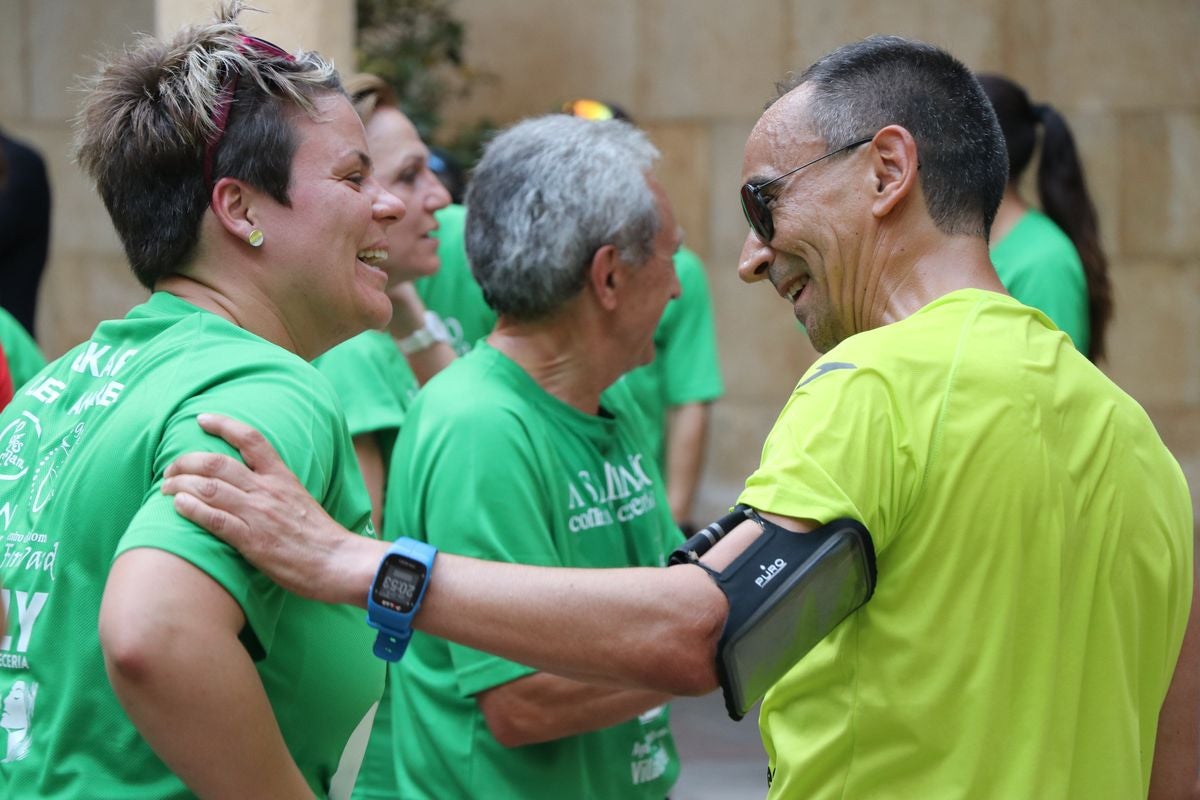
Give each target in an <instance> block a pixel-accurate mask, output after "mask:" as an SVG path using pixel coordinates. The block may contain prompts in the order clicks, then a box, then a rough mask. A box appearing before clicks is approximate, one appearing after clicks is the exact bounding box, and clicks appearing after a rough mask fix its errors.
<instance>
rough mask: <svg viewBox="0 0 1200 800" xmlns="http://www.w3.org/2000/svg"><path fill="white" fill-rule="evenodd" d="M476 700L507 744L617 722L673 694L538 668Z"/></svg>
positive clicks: (546, 738)
mask: <svg viewBox="0 0 1200 800" xmlns="http://www.w3.org/2000/svg"><path fill="white" fill-rule="evenodd" d="M475 699H476V702H478V703H479V708H480V710H481V711H482V712H483V716H484V719H485V720H487V724H488V728H489V730H491V732H492V736H494V737H495V738H496V740H497V741H498V742H500V743H501V744H502V745H504V746H505V747H521V746H523V745H527V744H538V743H540V742H550V741H554V740H556V739H562V738H565V737H567V736H576V735H578V734H581V733H587V732H589V731H596V730H600V729H602V728H608V727H611V726H612V725H617V724H619V723H621V722H625V721H627V720H630V719H633V718H634V717H636V716H638V715H639V714H641V713H643V712H645V711H648V710H649V709H652V708H655V707H657V706H661V705H663V704H664V703H666V702H668V701H669V700H670V699H671V696H670V695H667V694H663V693H661V692H651V691H643V690H629V689H611V688H608V687H604V686H597V685H594V684H588V683H581V682H579V681H575V680H571V679H570V678H563V677H560V676H558V675H551V674H550V673H547V672H536V673H534V674H533V675H527V676H525V677H523V678H518V679H517V680H515V681H510V682H509V683H506V684H503V685H502V686H497V687H496V688H494V689H489V690H488V691H486V692H481V693H480V694H478V695H476V698H475Z"/></svg>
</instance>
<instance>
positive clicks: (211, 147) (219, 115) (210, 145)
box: [204, 36, 296, 188]
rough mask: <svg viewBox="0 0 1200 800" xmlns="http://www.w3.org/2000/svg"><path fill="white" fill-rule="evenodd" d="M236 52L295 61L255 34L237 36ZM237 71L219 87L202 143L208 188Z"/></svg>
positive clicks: (285, 52)
mask: <svg viewBox="0 0 1200 800" xmlns="http://www.w3.org/2000/svg"><path fill="white" fill-rule="evenodd" d="M238 39H239V42H238V46H237V48H238V52H239V53H246V52H249V51H250V50H253V51H254V52H256V53H258V54H259V55H262V56H266V57H267V58H282V59H283V60H284V61H295V60H296V57H295V56H293V55H292V54H291V53H289V52H288V51H286V50H284V49H283V48H282V47H280V46H279V45H277V44H272V43H271V42H268V41H267V40H266V39H260V38H258V37H257V36H239V37H238ZM237 86H238V73H237V70H234V71H233V74H231V75H230V76H229V77H228V78H226V79H225V85H224V86H222V87H221V94H220V95H219V96H218V98H217V107H216V108H214V109H213V126H214V130H213V133H212V136H209V137H208V141H206V142H205V143H204V186H205V188H210V187H211V186H212V183H213V181H212V168H213V160H214V158H215V155H216V152H217V146H218V145H219V144H220V143H221V139H223V138H225V126H226V125H228V124H229V111H230V109H231V108H232V107H233V96H234V95H235V94H237Z"/></svg>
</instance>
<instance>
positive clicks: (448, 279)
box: [416, 205, 496, 356]
mask: <svg viewBox="0 0 1200 800" xmlns="http://www.w3.org/2000/svg"><path fill="white" fill-rule="evenodd" d="M435 216H436V217H437V222H438V229H437V230H436V231H434V236H436V237H437V240H438V259H440V260H441V266H440V267H438V271H437V272H436V273H434V274H433V275H429V276H427V277H424V278H421V279H419V280H417V282H416V287H417V294H419V295H421V299H422V300H423V301H425V305H426V306H427V307H428V308H429V309H430V310H431V311H436V312H437V314H438V316H439V317H441V318H442V321H443V322H445V323H446V329H447V330H449V331H450V336H451V342H450V343H451V345H452V346H453V347H454V350H455V352H457V353H458V354H459V355H460V356H461V355H462V354H464V353H466V352H467V351H469V350H470V349H471V348H472V347H474V346H475V342H477V341H479V340H480V339H482V338H483V337H484V336H487V335H488V334H489V333H491V332H492V328H494V327H496V312H495V311H492V309H491V307H490V306H489V305H488V304H487V301H485V300H484V299H483V290H482V289H480V288H479V284H478V283H476V282H475V276H474V275H472V274H471V264H470V262H468V261H467V244H466V222H467V209H465V208H464V207H462V206H459V205H449V206H446V207H445V208H443V209H442V210H440V211H438V212H437V214H436V215H435Z"/></svg>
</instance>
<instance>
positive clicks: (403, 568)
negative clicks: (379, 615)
mask: <svg viewBox="0 0 1200 800" xmlns="http://www.w3.org/2000/svg"><path fill="white" fill-rule="evenodd" d="M428 574H429V570H428V568H427V567H426V566H425V565H424V564H422V563H421V562H419V561H415V560H413V559H411V558H408V557H407V556H402V555H398V554H395V553H389V554H388V556H387V557H386V558H385V559H384V560H383V563H382V564H381V565H380V566H379V577H378V578H377V579H376V581H375V585H374V586H373V587H372V588H371V597H372V599H373V600H374V601H375V603H376V604H378V605H380V606H383V607H384V608H386V609H388V610H390V611H397V612H399V613H401V614H411V613H412V612H413V607H414V606H415V605H416V601H417V594H418V592H420V590H421V587H422V586H424V585H425V576H426V575H428Z"/></svg>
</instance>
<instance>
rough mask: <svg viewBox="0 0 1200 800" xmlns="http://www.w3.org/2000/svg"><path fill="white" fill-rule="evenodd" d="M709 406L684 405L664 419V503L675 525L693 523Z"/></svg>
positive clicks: (672, 409)
mask: <svg viewBox="0 0 1200 800" xmlns="http://www.w3.org/2000/svg"><path fill="white" fill-rule="evenodd" d="M710 408H711V404H709V403H684V404H683V405H678V406H674V407H672V408H671V410H670V412H668V415H667V502H668V504H669V505H670V506H671V516H672V517H673V518H674V520H675V521H676V522H679V523H683V522H691V521H692V502H693V501H694V500H695V498H696V486H697V485H698V484H699V483H700V473H701V472H703V470H704V446H705V444H706V443H707V442H708V418H709V410H710Z"/></svg>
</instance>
